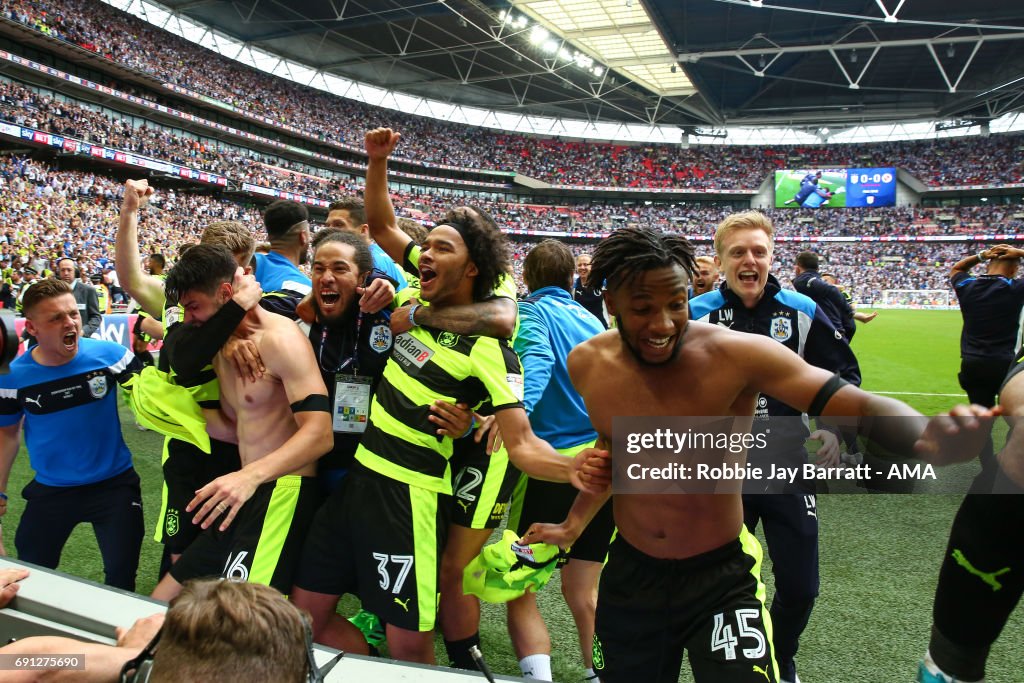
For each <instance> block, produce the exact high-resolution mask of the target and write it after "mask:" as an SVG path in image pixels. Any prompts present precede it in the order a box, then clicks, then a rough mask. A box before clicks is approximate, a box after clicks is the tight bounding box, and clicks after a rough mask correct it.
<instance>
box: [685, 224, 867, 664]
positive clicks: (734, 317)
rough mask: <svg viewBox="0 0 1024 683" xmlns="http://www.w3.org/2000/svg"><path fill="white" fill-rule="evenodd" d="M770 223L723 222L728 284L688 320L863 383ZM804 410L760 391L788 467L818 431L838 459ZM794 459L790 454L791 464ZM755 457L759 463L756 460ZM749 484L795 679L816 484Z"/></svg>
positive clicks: (831, 452)
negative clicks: (742, 335) (779, 268)
mask: <svg viewBox="0 0 1024 683" xmlns="http://www.w3.org/2000/svg"><path fill="white" fill-rule="evenodd" d="M774 233H775V231H774V227H773V226H772V222H771V220H770V219H769V218H768V217H767V216H765V215H764V214H762V213H760V212H758V211H744V212H742V213H738V214H733V215H731V216H728V217H727V218H726V219H725V220H723V221H722V222H721V223H720V224H719V226H718V229H717V230H716V231H715V251H716V256H715V262H716V264H719V265H720V266H721V269H722V271H723V273H724V274H725V285H723V286H722V287H720V288H719V289H717V290H715V291H712V292H708V293H707V294H704V295H702V296H698V297H696V298H694V299H693V300H692V301H690V315H691V317H692V319H694V320H698V321H701V322H707V323H712V324H716V325H718V326H721V327H728V328H730V329H734V330H736V331H739V332H747V333H753V334H758V335H763V336H765V337H770V338H771V339H774V340H775V341H776V342H779V343H780V344H782V345H783V346H785V347H786V348H788V349H790V350H791V351H793V352H794V353H796V354H798V355H799V356H800V357H802V358H803V359H804V360H805V361H806V362H807V363H809V364H810V365H814V366H817V367H819V368H822V369H825V370H829V371H831V372H834V373H837V374H838V375H839V376H841V377H842V379H843V380H845V381H846V382H849V383H850V384H853V385H859V384H860V368H859V366H858V365H857V359H856V358H854V356H853V352H852V351H851V350H850V346H849V344H847V343H846V341H845V340H844V339H843V336H842V334H841V333H840V332H839V331H837V330H836V329H835V327H833V326H832V323H831V322H829V319H828V317H826V315H825V313H824V312H823V311H822V309H821V308H820V307H819V306H818V305H817V304H815V303H814V301H813V300H812V299H810V298H809V297H807V296H804V295H803V294H798V293H797V292H794V291H792V290H788V289H783V288H782V286H781V285H780V284H779V281H778V280H777V279H775V277H774V276H773V275H771V265H772V257H773V254H774V246H775V245H774ZM803 413H804V411H803V410H800V409H798V408H796V407H793V406H790V405H787V404H786V403H784V402H782V401H780V400H778V399H777V398H775V397H774V393H772V394H771V395H769V394H768V393H762V394H761V395H760V396H759V397H758V405H757V411H756V413H755V417H756V418H757V419H758V420H759V421H760V422H759V424H760V426H759V427H758V429H759V430H761V431H763V430H764V429H765V428H766V427H767V425H768V421H769V420H770V419H772V418H782V419H781V420H779V419H776V420H775V421H773V422H772V423H771V428H770V432H771V442H770V443H771V446H772V450H773V452H775V453H778V454H781V456H782V457H783V460H784V462H785V463H786V464H787V465H793V464H796V463H800V465H801V466H802V464H803V463H805V462H806V461H807V451H806V449H805V445H804V443H805V441H806V440H807V439H808V438H811V439H819V440H821V441H822V446H821V448H820V449H819V451H818V455H819V456H820V458H821V460H820V461H819V462H820V463H821V464H826V465H830V466H834V465H836V464H837V463H838V460H839V443H838V440H837V439H836V437H835V435H834V434H833V433H831V432H827V431H825V430H818V431H815V432H813V433H810V430H809V429H808V428H807V426H806V425H805V423H804V422H802V421H800V420H798V419H797V418H799V417H800V416H801V415H802V414H803ZM791 461H792V462H791ZM758 464H760V463H758ZM772 492H773V493H777V494H778V495H765V491H764V490H761V491H757V492H754V491H750V490H747V491H745V493H744V496H743V507H744V523H745V525H746V527H747V528H748V529H749V530H750V531H753V530H754V529H756V528H757V525H758V523H759V522H763V523H764V526H765V535H766V538H767V539H769V540H768V550H769V553H770V554H771V557H772V560H773V569H774V572H775V587H776V593H775V599H774V601H773V603H772V607H771V615H772V622H773V624H774V628H775V632H774V640H775V648H776V654H777V655H778V660H779V661H778V663H779V671H780V679H781V680H782V681H783V682H785V683H796V682H798V681H799V679H798V678H797V676H796V664H795V663H794V656H795V655H796V652H797V648H798V644H799V638H800V634H801V633H802V632H803V630H804V628H805V627H806V625H807V621H808V619H810V615H811V610H812V608H813V606H814V600H815V598H816V597H817V595H818V587H819V577H818V517H817V502H816V499H815V493H816V489H815V487H814V483H813V482H803V481H797V482H795V483H794V484H793V485H791V486H790V487H788V488H786V489H784V490H782V491H778V490H776V489H772Z"/></svg>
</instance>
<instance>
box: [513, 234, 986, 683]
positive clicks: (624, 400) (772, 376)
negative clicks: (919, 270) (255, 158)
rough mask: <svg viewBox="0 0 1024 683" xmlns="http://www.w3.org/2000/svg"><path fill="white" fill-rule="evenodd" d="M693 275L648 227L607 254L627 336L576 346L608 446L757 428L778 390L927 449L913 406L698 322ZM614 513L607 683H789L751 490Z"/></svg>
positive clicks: (567, 529)
mask: <svg viewBox="0 0 1024 683" xmlns="http://www.w3.org/2000/svg"><path fill="white" fill-rule="evenodd" d="M693 272H694V259H693V248H692V246H691V245H690V243H689V242H687V241H686V239H684V238H682V237H678V236H675V235H671V236H665V235H662V234H660V233H658V232H655V231H653V230H649V229H628V230H617V231H615V232H614V233H612V235H611V236H610V237H609V238H608V239H606V240H605V241H603V242H602V243H601V244H600V245H599V246H598V248H597V250H596V251H595V253H594V261H593V266H592V270H591V277H592V278H594V279H595V280H601V281H603V280H606V281H607V289H606V293H605V302H606V304H607V306H608V310H609V312H610V314H611V315H613V316H615V319H616V322H617V324H618V329H617V330H615V331H609V332H606V333H604V334H601V335H598V336H597V337H594V338H593V339H591V340H590V341H588V342H584V343H583V344H580V345H579V346H577V347H576V349H575V350H573V352H572V353H571V354H570V355H569V373H570V376H571V378H572V380H573V384H574V385H575V386H576V389H577V390H578V391H579V392H580V395H581V396H582V397H583V400H584V402H585V403H586V406H587V411H588V413H589V414H590V420H591V422H592V423H593V426H594V428H595V429H596V431H597V433H598V435H599V444H600V443H601V442H604V443H605V444H610V443H611V436H612V418H613V416H621V415H644V416H679V415H691V416H692V415H707V416H737V417H744V418H748V417H749V416H752V415H753V414H754V408H755V403H756V400H757V396H758V394H759V393H760V392H761V391H765V392H768V391H770V392H771V394H772V395H773V396H775V397H777V398H779V399H780V400H782V401H784V402H785V403H787V404H789V405H792V406H796V407H798V408H800V409H801V410H803V411H806V412H807V413H809V414H812V415H814V414H818V413H822V412H823V413H824V414H827V415H842V416H853V415H862V416H872V415H894V416H903V417H904V418H905V419H902V420H899V421H895V420H894V421H891V422H899V425H897V426H898V427H902V430H901V432H900V433H899V434H893V435H890V438H889V439H888V440H887V441H886V444H887V445H888V446H890V447H893V448H894V449H902V451H903V452H909V451H910V449H911V448H913V447H914V444H915V441H916V439H917V438H918V436H919V435H920V434H921V430H922V428H923V427H924V418H923V417H922V416H920V415H919V414H918V413H917V412H915V411H914V410H912V409H911V408H910V407H909V406H907V405H905V404H903V403H901V402H899V401H896V400H893V399H888V398H882V397H879V396H874V395H872V394H869V393H866V392H864V391H861V390H860V389H858V388H857V387H854V386H852V385H848V384H845V383H844V382H843V381H842V380H840V379H838V377H833V376H831V375H830V374H829V373H828V372H826V371H825V370H822V369H820V368H816V367H813V366H810V365H808V364H807V363H805V362H804V361H803V360H802V359H801V358H800V357H799V356H797V355H796V354H795V353H793V352H792V351H790V350H788V349H785V348H783V347H782V345H780V344H778V343H777V342H775V341H773V340H772V339H769V338H767V337H761V336H759V335H750V334H741V333H737V332H733V331H731V330H728V329H725V328H723V327H719V326H713V325H708V324H703V323H697V322H690V321H689V320H688V310H687V297H686V292H687V286H688V285H689V284H690V279H691V277H692V275H693ZM709 368H714V372H709V371H708V369H709ZM680 387H685V390H682V391H681V390H680ZM964 410H967V409H964ZM970 410H974V408H972V409H970ZM976 423H977V421H974V423H973V427H975V428H976V427H977V424H976ZM954 441H955V439H952V438H950V439H944V440H943V441H941V442H940V446H935V447H934V448H933V452H931V453H929V455H930V456H931V459H932V461H933V462H938V461H939V459H940V458H942V457H945V458H949V457H951V454H950V453H948V452H947V451H946V444H947V443H950V444H951V443H952V442H954ZM623 456H624V454H623V453H613V455H612V457H613V458H615V457H623ZM609 495H611V494H610V493H605V494H603V495H594V494H581V495H580V497H579V498H578V499H577V502H576V504H575V505H574V506H573V509H572V510H571V511H570V512H569V516H568V519H567V520H566V521H565V522H563V523H562V524H560V525H548V524H535V525H534V526H533V527H531V528H530V530H528V531H527V533H526V536H525V538H526V540H527V541H528V542H531V543H534V542H538V541H544V542H547V543H555V544H558V545H560V546H562V547H566V546H569V545H571V544H572V542H573V541H574V540H575V539H576V537H577V536H578V535H579V533H580V531H581V530H582V529H583V527H585V526H586V523H587V522H588V521H589V520H590V519H591V517H592V516H593V515H594V514H595V513H596V512H597V510H598V509H600V506H601V504H603V503H604V501H605V500H607V497H608V496H609ZM613 506H614V512H615V523H616V526H617V527H618V531H619V533H618V537H617V538H616V540H615V541H614V542H613V543H612V546H611V549H610V552H609V559H608V564H607V565H606V567H605V569H604V572H603V574H602V576H601V584H600V588H599V592H598V604H597V618H596V635H595V637H594V669H595V670H596V671H597V673H598V675H599V676H600V678H601V680H602V681H603V682H604V683H615V682H617V681H637V680H643V681H672V682H674V681H676V680H677V679H678V676H679V668H680V666H681V664H682V657H683V652H684V650H688V651H689V658H690V664H691V667H692V669H693V672H694V678H695V679H696V680H697V681H698V682H702V681H714V682H715V683H764V681H765V680H767V681H769V683H773V682H776V681H778V669H777V666H776V663H775V658H774V654H773V648H772V644H771V638H770V636H769V634H770V633H771V630H770V622H769V620H768V617H767V610H765V608H764V603H763V599H764V590H765V589H764V585H763V584H762V583H761V581H760V565H761V548H760V546H759V545H758V543H757V540H756V539H755V538H754V537H753V535H751V534H750V533H749V532H748V531H747V530H746V529H745V528H744V526H743V505H742V501H741V498H740V494H739V491H738V490H737V491H735V492H733V493H726V494H718V495H707V494H690V495H666V494H662V495H652V494H645V495H627V496H616V497H615V498H614V500H613Z"/></svg>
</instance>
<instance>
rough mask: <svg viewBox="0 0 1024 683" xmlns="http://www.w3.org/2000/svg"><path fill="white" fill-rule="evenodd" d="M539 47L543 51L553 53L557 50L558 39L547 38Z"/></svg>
mask: <svg viewBox="0 0 1024 683" xmlns="http://www.w3.org/2000/svg"><path fill="white" fill-rule="evenodd" d="M541 49H542V50H544V52H547V53H548V54H552V55H553V54H555V53H556V52H558V41H555V40H551V39H550V38H549V39H548V40H545V41H544V44H543V45H542V46H541Z"/></svg>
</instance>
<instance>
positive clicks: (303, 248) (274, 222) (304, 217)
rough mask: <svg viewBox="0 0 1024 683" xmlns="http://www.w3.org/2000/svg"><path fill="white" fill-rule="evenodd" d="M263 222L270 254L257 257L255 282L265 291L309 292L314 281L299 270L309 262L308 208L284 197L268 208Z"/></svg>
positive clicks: (304, 293) (255, 259)
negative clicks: (268, 241) (268, 240)
mask: <svg viewBox="0 0 1024 683" xmlns="http://www.w3.org/2000/svg"><path fill="white" fill-rule="evenodd" d="M263 224H264V225H265V226H266V228H267V237H268V238H269V239H270V253H267V254H256V256H255V257H254V259H253V260H254V262H255V267H254V269H253V275H255V276H256V281H257V282H259V283H260V286H261V287H262V288H263V291H265V292H276V291H279V290H285V291H289V292H294V293H296V294H299V295H306V294H309V292H310V288H311V286H312V282H311V281H310V279H309V278H308V277H307V276H306V274H305V273H303V272H302V271H301V270H299V266H301V265H303V264H304V263H307V262H308V261H309V241H310V233H309V211H308V210H307V209H306V207H305V206H303V205H302V204H300V203H298V202H293V201H290V200H287V199H281V200H278V201H276V202H274V203H273V204H271V205H270V206H268V207H267V210H266V212H265V213H264V214H263Z"/></svg>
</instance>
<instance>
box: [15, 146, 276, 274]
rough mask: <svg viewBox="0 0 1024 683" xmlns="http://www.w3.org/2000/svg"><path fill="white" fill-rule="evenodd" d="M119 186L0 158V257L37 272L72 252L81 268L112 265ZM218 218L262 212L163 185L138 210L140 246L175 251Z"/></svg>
mask: <svg viewBox="0 0 1024 683" xmlns="http://www.w3.org/2000/svg"><path fill="white" fill-rule="evenodd" d="M122 191H123V184H122V183H120V182H118V181H115V180H112V179H110V178H105V177H102V176H98V175H94V174H91V173H81V172H76V171H58V170H55V169H52V168H50V167H47V166H46V165H44V164H41V163H37V162H32V161H28V160H25V159H18V158H16V157H3V158H0V259H2V260H3V261H5V262H6V263H7V264H9V267H13V268H15V269H18V268H22V269H23V268H24V267H25V266H29V267H31V268H32V270H34V271H35V272H36V274H40V275H41V274H44V272H45V271H46V270H47V269H49V270H54V261H55V259H57V258H61V257H71V258H74V259H75V260H76V261H77V262H78V264H79V267H80V268H81V269H82V271H83V272H84V273H85V274H86V275H92V274H96V273H100V274H102V273H105V272H107V271H109V270H111V269H112V268H113V265H112V263H113V262H112V261H111V259H112V258H113V254H114V236H115V233H116V231H117V217H118V209H119V207H120V203H121V194H122ZM217 220H238V221H242V222H244V223H246V224H249V225H259V224H260V214H259V212H258V211H257V210H255V209H252V208H246V207H244V206H242V205H241V204H238V203H235V202H230V201H224V200H217V199H214V198H212V197H210V196H207V195H199V194H186V193H180V192H174V191H164V192H161V193H160V195H159V196H158V197H157V198H156V201H154V203H153V204H152V208H150V209H147V210H146V211H144V212H143V213H142V215H141V217H140V227H139V234H140V240H139V247H140V249H141V250H142V252H143V253H145V254H151V253H162V254H166V255H167V256H168V257H173V256H174V255H175V254H177V253H178V249H179V247H181V246H182V245H183V244H189V243H193V242H196V241H198V239H199V235H200V233H201V232H202V229H203V227H204V226H205V225H206V224H207V223H211V222H213V221H217Z"/></svg>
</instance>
